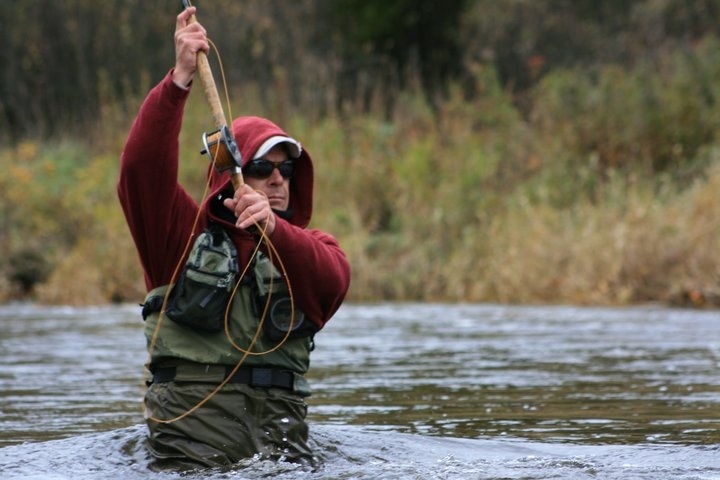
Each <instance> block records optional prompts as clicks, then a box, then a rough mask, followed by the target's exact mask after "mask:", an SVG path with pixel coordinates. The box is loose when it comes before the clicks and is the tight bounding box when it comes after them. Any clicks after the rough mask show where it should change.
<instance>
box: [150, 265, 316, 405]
mask: <svg viewBox="0 0 720 480" xmlns="http://www.w3.org/2000/svg"><path fill="white" fill-rule="evenodd" d="M258 255H261V254H258ZM259 260H260V259H258V262H256V264H261V263H264V264H265V265H267V262H261V261H259ZM263 260H264V259H263ZM255 270H256V272H255V273H256V274H258V273H260V272H258V271H257V270H258V268H257V267H256V269H255ZM167 289H168V285H165V286H161V287H158V288H155V289H153V290H151V291H150V292H149V293H148V294H147V296H146V297H145V302H146V303H148V302H149V301H150V299H151V298H153V297H158V296H159V297H160V298H164V296H165V293H166V292H167ZM252 295H253V293H252V288H251V287H250V286H249V285H248V284H247V283H246V282H242V283H241V285H240V286H239V287H238V289H237V292H236V293H235V296H234V297H233V301H232V308H231V311H230V315H229V318H228V319H227V322H228V328H229V333H230V337H231V338H232V342H231V341H230V339H229V338H228V335H227V334H226V331H225V330H223V331H220V332H217V333H208V332H202V331H197V330H194V329H192V328H188V327H185V326H182V325H179V324H177V323H175V322H173V321H172V320H171V319H169V318H168V317H167V316H165V315H164V314H162V315H161V312H160V311H157V312H153V313H151V314H150V315H149V316H148V317H147V319H146V321H145V337H146V340H147V345H148V349H150V348H151V347H152V351H150V352H149V353H150V356H151V358H150V362H151V364H152V365H163V364H172V363H173V362H174V361H178V360H179V361H189V362H195V363H200V364H220V365H230V366H235V365H237V364H238V363H240V362H242V365H243V366H246V367H274V368H279V369H283V370H290V371H292V372H294V373H296V374H298V375H296V380H295V383H296V388H295V390H308V392H307V393H309V388H307V382H306V381H305V380H304V378H302V377H300V375H303V374H305V373H306V372H307V370H308V368H309V366H310V350H311V345H312V339H311V337H303V338H292V339H287V340H286V341H284V342H281V341H273V340H270V339H269V338H267V336H266V335H265V333H264V332H263V326H262V325H261V324H260V320H261V319H260V316H261V315H262V312H260V315H258V314H257V313H255V310H256V308H255V306H254V304H253V302H254V299H253V298H252ZM298 314H299V312H298ZM265 321H266V322H269V319H265ZM158 322H160V327H159V329H158V331H157V335H156V336H155V330H156V327H157V325H158ZM154 336H155V343H154V345H152V341H153V337H154ZM254 338H255V342H254V344H253V339H254ZM279 343H282V345H281V346H280V347H279V348H276V347H277V346H278V344H279ZM233 344H234V345H233ZM251 344H252V348H250V346H251ZM243 350H245V351H249V352H250V353H249V354H247V353H246V352H244V351H243ZM298 382H300V383H301V384H304V385H298ZM298 387H300V388H298Z"/></svg>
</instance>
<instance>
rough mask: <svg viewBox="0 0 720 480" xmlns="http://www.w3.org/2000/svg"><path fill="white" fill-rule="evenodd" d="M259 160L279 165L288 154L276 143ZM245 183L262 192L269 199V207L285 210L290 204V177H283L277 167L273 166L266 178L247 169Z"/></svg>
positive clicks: (286, 158)
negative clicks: (259, 176) (256, 175)
mask: <svg viewBox="0 0 720 480" xmlns="http://www.w3.org/2000/svg"><path fill="white" fill-rule="evenodd" d="M261 160H267V161H269V162H272V163H273V164H275V165H279V164H280V163H282V162H284V161H286V160H288V154H287V152H286V151H285V148H284V147H283V146H282V145H276V146H275V147H273V148H272V149H271V150H270V151H269V152H268V153H267V154H265V156H264V157H262V159H261ZM245 183H247V184H248V185H250V186H251V187H252V188H254V189H255V190H260V191H262V192H264V193H265V195H267V197H268V200H270V207H272V208H273V209H275V210H280V211H282V210H287V208H288V206H289V205H290V178H284V177H283V176H282V174H281V173H280V170H279V169H277V168H273V170H272V173H271V174H270V176H269V177H267V178H257V177H254V176H252V175H251V173H250V171H248V172H247V173H246V175H245Z"/></svg>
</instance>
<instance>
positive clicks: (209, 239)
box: [165, 224, 238, 332]
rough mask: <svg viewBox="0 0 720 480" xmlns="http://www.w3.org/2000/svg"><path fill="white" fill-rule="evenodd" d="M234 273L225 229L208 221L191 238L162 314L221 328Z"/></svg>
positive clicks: (213, 329) (205, 328)
mask: <svg viewBox="0 0 720 480" xmlns="http://www.w3.org/2000/svg"><path fill="white" fill-rule="evenodd" d="M237 276H238V259H237V250H236V249H235V245H234V244H233V243H232V241H231V240H230V237H228V234H227V233H226V232H225V230H223V229H222V228H221V227H220V226H219V225H216V224H212V225H211V226H210V227H209V228H208V229H207V230H205V231H203V232H202V233H201V234H200V235H199V236H198V238H197V239H196V240H195V243H194V244H193V248H192V250H191V251H190V255H189V256H188V260H187V262H186V263H185V267H184V268H183V271H182V274H181V275H180V278H179V279H178V281H177V284H176V285H175V287H174V288H173V291H172V293H171V294H170V298H169V301H168V305H167V308H166V310H165V314H166V315H167V317H168V318H169V319H171V320H172V321H174V322H176V323H178V324H180V325H183V326H185V327H189V328H192V329H195V330H199V331H204V332H219V331H221V330H222V329H223V327H224V324H225V311H226V310H227V306H228V302H229V301H230V297H231V296H232V291H233V289H234V288H235V283H236V281H237Z"/></svg>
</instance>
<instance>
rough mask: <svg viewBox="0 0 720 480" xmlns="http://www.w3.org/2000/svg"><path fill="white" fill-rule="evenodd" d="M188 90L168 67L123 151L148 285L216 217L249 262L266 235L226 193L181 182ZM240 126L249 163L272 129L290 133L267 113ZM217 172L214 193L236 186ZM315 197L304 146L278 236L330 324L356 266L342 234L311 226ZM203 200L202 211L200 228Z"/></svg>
mask: <svg viewBox="0 0 720 480" xmlns="http://www.w3.org/2000/svg"><path fill="white" fill-rule="evenodd" d="M188 94H189V91H188V90H184V89H182V88H180V87H178V86H177V85H175V83H173V81H172V72H170V73H169V74H168V75H166V77H165V78H164V79H163V80H162V81H161V82H160V83H159V84H158V85H157V86H156V87H155V88H153V89H152V90H151V91H150V93H149V94H148V96H147V98H146V99H145V101H144V103H143V105H142V107H141V108H140V112H139V113H138V116H137V117H136V119H135V121H134V123H133V125H132V128H131V130H130V134H129V135H128V139H127V142H126V144H125V148H124V150H123V152H122V155H121V159H120V179H119V181H118V187H117V188H118V196H119V198H120V203H121V205H122V208H123V211H124V213H125V218H126V219H127V223H128V226H129V227H130V232H131V234H132V237H133V239H134V241H135V245H136V247H137V251H138V254H139V255H140V261H141V263H142V266H143V269H144V271H145V283H146V286H147V289H148V291H149V290H152V289H153V288H156V287H159V286H161V285H167V284H169V283H170V282H171V279H172V276H173V272H174V271H175V269H176V268H178V269H182V265H183V262H184V259H183V258H182V255H183V252H184V251H185V248H186V245H187V244H188V239H189V238H190V236H191V235H193V234H194V235H197V234H198V233H199V232H201V231H202V230H203V229H204V228H205V227H206V226H207V225H208V221H209V219H213V220H214V221H216V222H219V223H220V224H222V225H223V226H224V227H225V230H226V231H227V232H228V234H229V235H230V237H231V238H232V239H233V242H234V243H235V245H236V247H237V250H238V255H239V261H240V267H241V270H242V267H244V266H245V265H246V264H247V262H248V261H249V260H250V256H251V254H252V251H253V248H254V247H255V245H256V244H257V242H258V238H257V236H256V235H253V234H251V233H248V232H246V231H244V230H240V229H238V228H237V227H236V226H235V225H234V223H233V221H232V216H230V217H229V218H228V217H226V216H225V215H222V213H226V212H224V211H223V210H222V209H225V210H227V209H226V208H225V207H224V206H222V204H221V201H205V202H203V203H202V205H201V206H199V205H198V204H197V203H196V202H195V201H194V200H193V198H192V197H191V196H190V195H189V194H188V193H187V192H186V191H185V189H183V187H182V186H181V185H180V184H179V183H178V162H179V141H178V137H179V134H180V128H181V124H182V115H183V110H184V107H185V102H186V100H187V97H188ZM232 130H233V135H234V136H235V140H236V142H237V145H238V149H239V150H240V153H241V155H242V159H243V164H245V163H247V162H248V161H249V160H251V159H252V158H253V157H254V156H255V153H256V152H257V150H258V148H259V147H260V146H261V145H262V143H263V142H264V141H265V140H267V139H268V138H269V137H272V136H275V135H282V136H288V135H287V134H286V133H285V132H284V131H283V130H282V129H280V128H279V127H278V126H277V125H275V124H274V123H272V122H270V121H269V120H266V119H263V118H259V117H240V118H238V119H236V120H235V121H233V124H232ZM198 138H199V135H198ZM210 175H211V187H210V188H211V191H212V193H211V194H210V196H209V197H208V198H209V199H213V198H217V197H218V196H219V194H220V193H221V192H223V191H225V192H227V190H228V189H231V188H232V187H231V182H230V175H229V173H227V172H225V173H223V174H219V173H218V172H217V171H215V169H212V170H211V171H210ZM312 200H313V166H312V159H311V158H310V155H309V154H308V152H307V151H306V150H305V149H303V150H302V153H301V155H300V157H299V158H298V159H296V168H295V175H293V177H292V179H291V180H290V205H289V208H288V211H287V213H288V214H287V215H283V216H282V217H280V216H277V218H276V222H275V231H274V232H273V234H272V236H271V238H270V240H271V241H272V244H273V245H274V246H275V248H276V249H277V252H278V254H279V256H280V259H281V260H282V264H283V266H284V268H285V270H286V272H287V276H288V278H289V280H290V283H291V287H292V290H293V294H294V298H295V300H296V302H297V306H298V308H300V310H302V311H303V312H304V313H305V315H306V316H307V318H309V319H311V320H312V321H313V322H315V323H316V324H317V325H318V327H322V326H323V325H324V324H325V323H326V322H327V321H328V320H329V319H330V317H331V316H332V315H333V314H334V313H335V311H336V310H337V309H338V308H339V307H340V304H341V303H342V301H343V299H344V298H345V294H346V293H347V290H348V288H349V285H350V266H349V263H348V261H347V258H346V257H345V254H344V253H343V251H342V250H341V249H340V246H339V245H338V242H337V240H336V239H335V238H334V237H332V236H331V235H329V234H327V233H324V232H321V231H319V230H311V229H307V228H306V227H307V226H308V224H309V223H310V218H311V216H312ZM211 204H212V207H211ZM199 208H201V209H202V211H201V212H200V217H199V221H198V225H197V227H196V229H195V232H193V231H192V230H193V223H194V222H195V218H196V216H197V215H198V209H199ZM228 212H229V211H228ZM193 240H194V237H193ZM191 241H192V240H191ZM178 265H180V266H179V267H178Z"/></svg>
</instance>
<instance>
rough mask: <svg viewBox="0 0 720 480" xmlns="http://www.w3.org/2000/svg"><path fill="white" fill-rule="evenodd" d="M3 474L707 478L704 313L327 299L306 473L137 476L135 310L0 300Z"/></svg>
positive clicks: (717, 379)
mask: <svg viewBox="0 0 720 480" xmlns="http://www.w3.org/2000/svg"><path fill="white" fill-rule="evenodd" d="M0 332H1V333H0V359H1V360H2V364H3V367H2V369H0V478H3V479H15V478H17V479H21V478H22V479H26V478H37V479H72V480H81V479H95V478H123V479H146V478H151V479H171V478H189V479H210V478H213V479H215V478H221V479H222V478H227V479H244V478H248V479H255V478H281V479H283V478H286V479H296V478H308V479H351V478H352V479H356V478H357V479H381V478H382V479H384V478H387V479H462V480H469V479H567V480H578V479H623V480H628V479H648V480H650V479H652V480H657V479H672V480H676V479H680V480H690V479H697V480H701V479H702V480H710V479H714V480H720V376H719V375H718V373H719V372H720V313H719V312H717V311H693V310H676V309H667V308H662V307H657V306H646V307H633V308H590V307H582V308H581V307H566V306H557V307H548V306H535V307H533V306H524V307H516V306H502V305H461V304H452V305H443V304H379V305H345V306H343V307H342V308H341V310H340V311H339V312H338V313H337V315H336V316H335V318H333V319H332V320H331V322H330V323H329V324H328V326H327V327H326V328H325V329H324V330H323V331H322V332H320V333H319V334H318V335H317V336H316V339H315V343H316V350H315V351H314V352H313V354H312V367H311V373H310V374H309V376H308V378H309V380H310V382H311V385H312V387H313V395H312V396H311V397H310V398H309V399H308V403H309V414H308V421H309V424H310V432H311V433H310V438H311V443H312V445H313V446H314V449H315V451H316V454H317V456H318V458H319V460H320V464H319V466H318V467H317V468H315V469H310V468H309V467H302V466H297V465H293V464H287V463H283V462H279V463H271V462H267V461H263V460H259V459H248V460H247V461H245V462H242V463H241V464H238V465H236V466H234V467H232V468H230V469H225V470H200V471H196V472H192V473H172V472H163V473H157V472H152V471H150V470H149V469H148V463H149V462H148V458H147V455H146V452H145V449H144V447H143V438H144V435H145V427H144V425H143V417H142V407H141V404H142V395H143V379H144V376H143V364H144V362H145V360H146V351H145V343H144V338H143V334H142V320H141V317H140V315H139V307H137V306H134V305H122V306H108V307H98V308H69V307H40V306H34V305H9V306H4V307H0Z"/></svg>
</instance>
